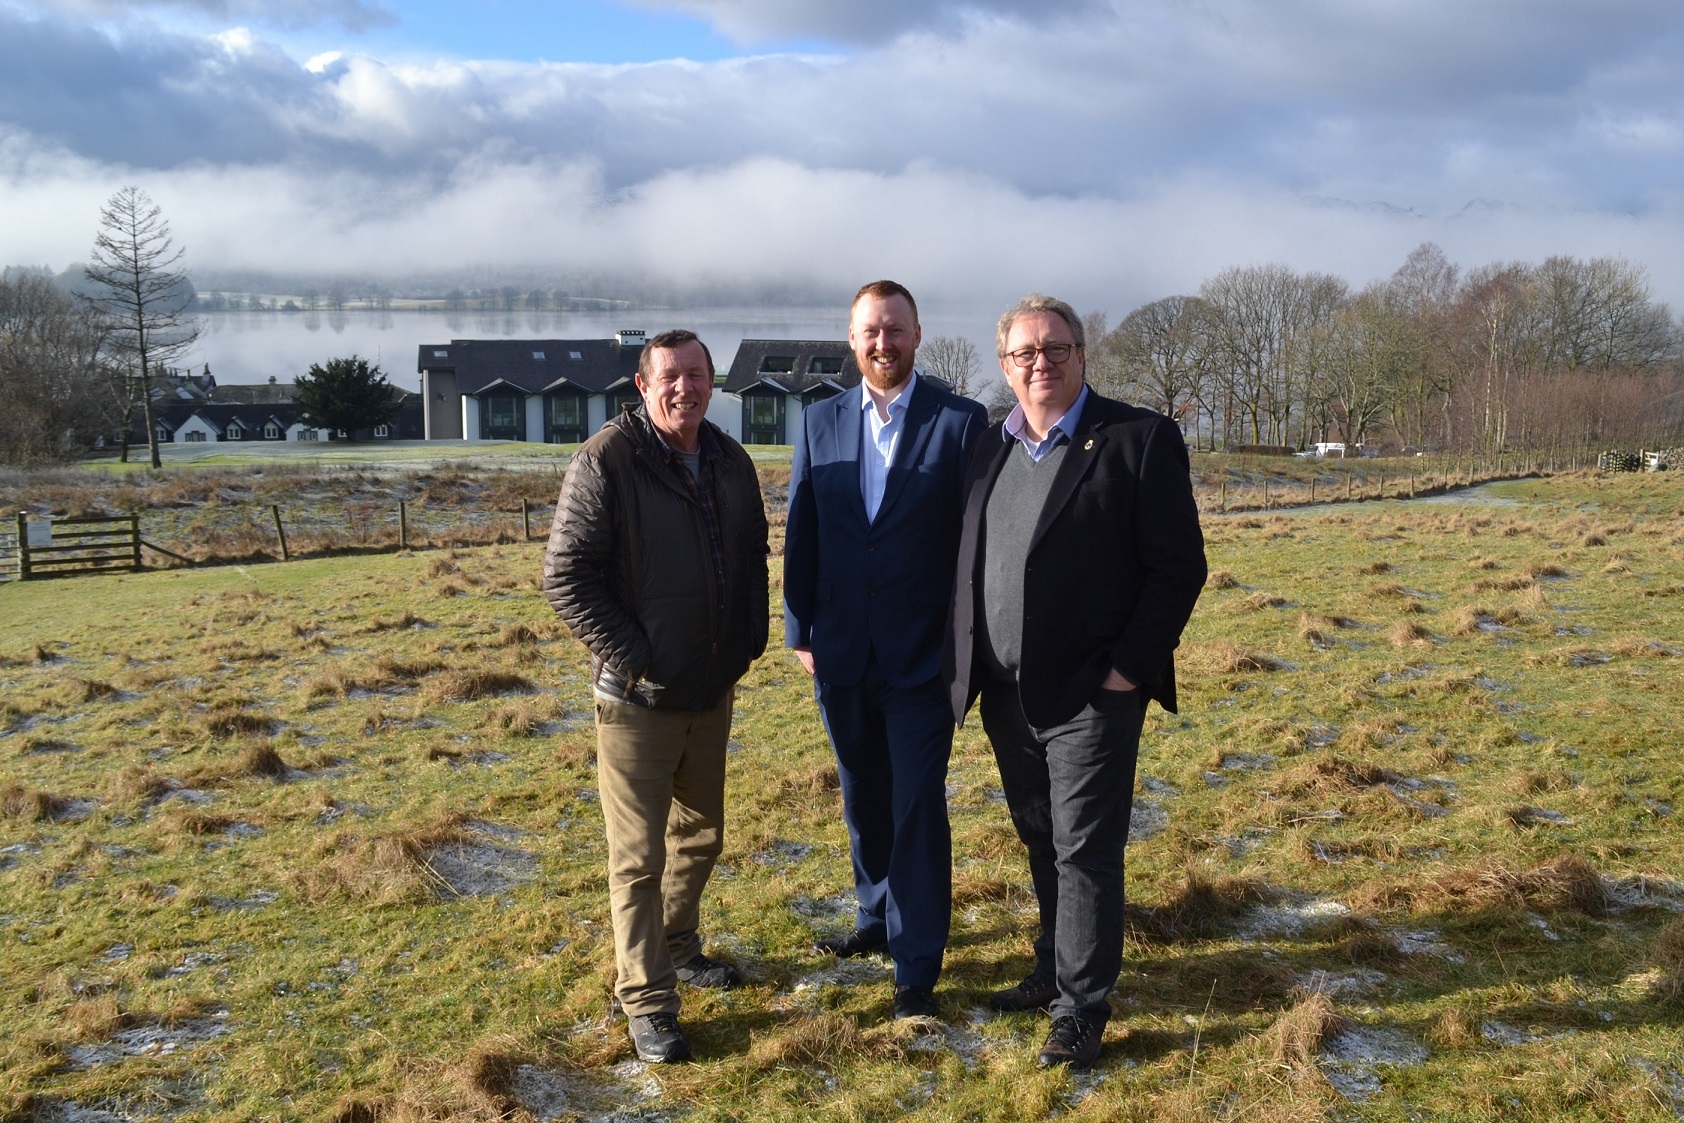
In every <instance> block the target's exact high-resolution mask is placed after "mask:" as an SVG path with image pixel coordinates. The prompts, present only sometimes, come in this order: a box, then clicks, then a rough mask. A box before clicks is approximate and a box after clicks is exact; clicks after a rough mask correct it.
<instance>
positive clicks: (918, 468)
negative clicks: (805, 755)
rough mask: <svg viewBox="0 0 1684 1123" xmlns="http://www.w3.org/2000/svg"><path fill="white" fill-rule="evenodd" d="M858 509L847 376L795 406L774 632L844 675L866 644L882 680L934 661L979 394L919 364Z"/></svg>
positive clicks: (908, 674) (852, 674)
mask: <svg viewBox="0 0 1684 1123" xmlns="http://www.w3.org/2000/svg"><path fill="white" fill-rule="evenodd" d="M903 424H904V426H905V428H904V429H903V430H902V432H901V435H900V440H899V443H898V444H897V445H896V446H895V458H894V462H893V463H892V464H891V465H890V466H889V478H888V485H887V487H886V488H885V489H884V492H883V504H882V506H881V507H880V508H878V511H877V518H876V519H875V520H874V521H869V522H868V521H867V519H866V515H865V500H864V499H863V498H862V497H861V495H860V450H861V448H862V446H863V444H864V440H865V435H864V434H865V411H864V408H863V407H862V406H861V404H860V391H859V390H858V388H854V389H851V390H846V391H844V392H842V393H840V394H837V395H835V396H834V397H831V398H827V399H825V400H824V401H822V402H817V403H815V404H813V405H810V406H808V407H807V408H806V409H805V410H803V411H802V414H801V432H800V434H799V435H798V436H797V437H796V441H795V463H794V466H793V467H792V468H791V470H790V476H789V520H788V526H787V530H786V532H785V537H784V639H785V642H786V643H788V644H789V646H790V647H808V648H811V649H812V652H813V663H814V672H815V674H816V675H817V677H818V678H820V679H822V680H824V681H825V682H828V683H833V684H835V685H838V686H853V685H856V684H858V683H859V681H860V679H861V677H862V676H863V675H864V673H865V667H866V663H867V661H868V659H869V658H871V656H872V655H875V656H876V659H877V665H878V667H879V669H880V670H881V672H882V674H883V677H884V679H885V680H886V681H887V682H888V683H889V685H891V686H897V687H909V686H917V685H918V684H920V683H923V682H928V681H929V680H930V679H932V678H934V677H936V675H938V674H939V673H940V672H941V655H942V641H943V633H944V631H945V629H946V625H947V611H948V604H949V601H950V599H951V597H952V593H953V575H954V567H955V562H956V560H957V557H958V550H959V525H960V516H961V513H962V507H963V501H964V479H965V465H966V464H967V462H968V461H969V459H970V452H971V447H972V446H973V445H974V444H975V442H976V440H977V439H978V438H979V437H980V436H981V435H982V433H983V432H984V431H985V430H986V429H987V427H988V414H987V411H986V410H985V409H984V408H983V406H982V404H981V403H979V402H975V401H972V400H971V399H969V398H961V397H959V396H958V395H957V394H954V393H951V392H950V391H948V390H945V389H943V388H942V387H940V386H938V385H936V384H934V383H932V382H931V381H930V380H929V379H927V378H924V377H923V376H920V377H919V378H918V381H917V383H916V384H915V385H914V386H913V389H912V399H911V401H910V402H908V403H907V412H906V418H905V421H904V422H903Z"/></svg>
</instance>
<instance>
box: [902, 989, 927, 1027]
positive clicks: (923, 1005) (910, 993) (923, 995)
mask: <svg viewBox="0 0 1684 1123" xmlns="http://www.w3.org/2000/svg"><path fill="white" fill-rule="evenodd" d="M935 1016H936V996H935V992H934V991H933V990H932V989H931V988H929V987H911V986H907V987H902V986H897V987H896V988H895V1020H896V1021H901V1020H903V1019H906V1018H933V1017H935Z"/></svg>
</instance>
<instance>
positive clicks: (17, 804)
mask: <svg viewBox="0 0 1684 1123" xmlns="http://www.w3.org/2000/svg"><path fill="white" fill-rule="evenodd" d="M67 802H68V801H67V800H65V799H63V798H62V797H60V796H56V795H53V794H52V793H51V792H44V791H40V790H39V789H36V788H31V787H27V786H25V785H23V784H21V783H18V782H17V781H15V780H14V781H13V782H11V783H9V784H6V785H5V786H4V787H0V818H6V819H22V820H24V821H26V822H32V823H44V822H48V821H50V820H51V819H53V818H54V817H55V816H57V815H58V813H59V812H60V811H63V810H64V808H65V805H66V803H67Z"/></svg>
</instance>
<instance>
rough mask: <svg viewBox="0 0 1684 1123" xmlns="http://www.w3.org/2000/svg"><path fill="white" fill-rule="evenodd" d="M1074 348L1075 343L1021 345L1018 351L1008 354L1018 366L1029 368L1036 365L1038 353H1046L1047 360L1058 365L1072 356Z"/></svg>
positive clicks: (1008, 352) (1024, 368)
mask: <svg viewBox="0 0 1684 1123" xmlns="http://www.w3.org/2000/svg"><path fill="white" fill-rule="evenodd" d="M1074 350H1076V345H1075V344H1074V343H1049V344H1047V345H1046V346H1045V347H1019V348H1018V349H1017V350H1016V351H1007V352H1006V356H1007V357H1008V358H1010V359H1011V361H1012V363H1013V364H1014V365H1016V366H1017V367H1019V368H1021V369H1023V370H1028V369H1029V368H1030V367H1032V366H1034V365H1035V356H1036V355H1045V356H1046V357H1047V362H1049V363H1051V364H1053V365H1054V366H1057V365H1058V364H1059V363H1062V362H1064V361H1065V360H1067V359H1068V358H1070V352H1072V351H1074Z"/></svg>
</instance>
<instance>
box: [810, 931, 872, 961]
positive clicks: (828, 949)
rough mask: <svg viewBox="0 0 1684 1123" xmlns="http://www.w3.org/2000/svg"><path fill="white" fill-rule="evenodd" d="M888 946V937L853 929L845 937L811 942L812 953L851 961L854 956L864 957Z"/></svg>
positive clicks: (833, 937)
mask: <svg viewBox="0 0 1684 1123" xmlns="http://www.w3.org/2000/svg"><path fill="white" fill-rule="evenodd" d="M888 946H889V937H887V936H885V935H884V934H883V933H881V932H868V931H867V930H865V929H864V928H855V929H854V930H853V931H852V932H849V933H848V934H847V935H846V936H832V937H830V938H829V939H824V940H815V941H813V950H814V951H816V952H818V953H819V954H820V955H834V956H835V957H836V958H837V959H852V958H853V957H854V956H856V955H864V954H866V953H867V952H871V951H876V950H877V949H878V948H886V947H888Z"/></svg>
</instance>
